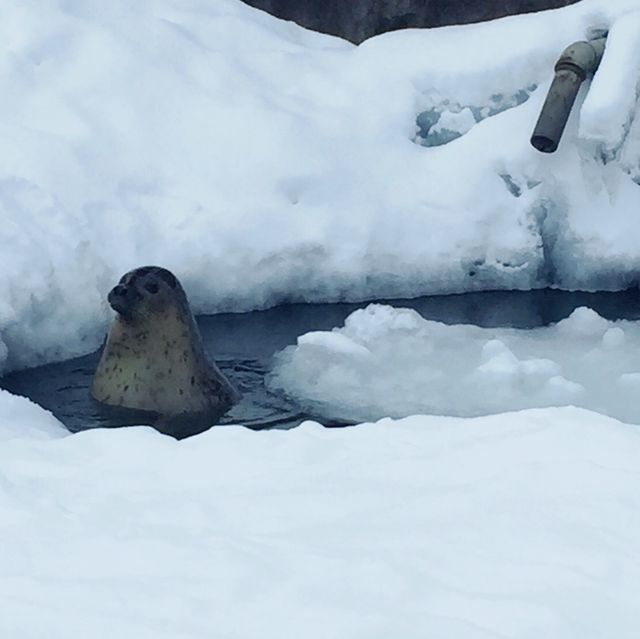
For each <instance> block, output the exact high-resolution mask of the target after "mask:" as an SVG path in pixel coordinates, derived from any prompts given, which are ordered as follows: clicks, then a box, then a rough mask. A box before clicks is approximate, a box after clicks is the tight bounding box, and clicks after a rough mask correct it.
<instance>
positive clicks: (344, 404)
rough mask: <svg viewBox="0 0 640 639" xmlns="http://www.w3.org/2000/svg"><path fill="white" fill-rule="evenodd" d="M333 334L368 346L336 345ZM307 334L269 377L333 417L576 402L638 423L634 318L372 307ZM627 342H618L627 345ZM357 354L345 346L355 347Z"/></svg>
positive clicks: (639, 337) (581, 312)
mask: <svg viewBox="0 0 640 639" xmlns="http://www.w3.org/2000/svg"><path fill="white" fill-rule="evenodd" d="M336 335H343V336H344V337H345V338H348V340H349V341H348V342H347V343H348V344H349V345H350V344H351V342H352V340H355V341H356V342H357V344H358V345H359V349H360V348H362V349H365V351H366V353H367V357H366V358H363V357H362V355H361V352H360V350H359V349H353V348H352V347H351V346H349V348H336V341H335V340H336ZM325 336H326V342H324V341H323V339H322V338H321V337H319V335H318V334H317V333H313V334H312V336H311V340H310V341H311V342H312V343H313V348H314V350H313V352H311V351H310V350H309V348H310V346H308V345H307V341H308V340H307V339H306V338H305V337H304V336H303V337H302V338H301V339H300V340H299V344H298V346H297V347H292V348H289V349H286V350H285V351H284V352H282V353H281V354H280V355H279V356H278V358H277V364H276V367H275V370H274V373H273V375H272V377H271V379H270V383H271V384H272V385H273V386H274V387H275V388H279V389H281V390H283V391H285V392H286V393H288V394H289V395H292V396H294V397H295V398H296V399H298V401H300V402H301V403H303V404H307V405H309V406H310V407H311V406H312V407H313V409H314V410H316V411H317V410H319V411H320V412H321V414H323V415H325V416H327V417H330V418H332V419H351V420H369V419H377V418H380V417H383V416H386V415H391V416H395V417H398V416H406V415H410V414H417V413H431V414H442V415H465V416H468V415H481V414H486V413H493V412H502V411H506V410H514V409H522V408H530V407H543V406H558V405H569V404H575V405H579V406H584V407H587V408H591V409H594V410H599V411H601V412H604V413H606V414H609V415H613V416H616V417H619V418H623V419H626V420H628V421H633V422H635V423H640V402H638V401H637V387H638V383H637V379H636V378H637V373H631V372H630V371H634V369H636V368H637V362H638V357H639V355H638V353H640V323H636V322H627V321H622V322H615V323H614V322H608V321H607V320H605V319H604V318H602V317H600V316H599V315H598V314H597V313H596V312H595V311H593V310H591V309H589V308H579V309H577V310H576V311H574V312H573V313H572V314H571V316H570V317H568V318H567V319H565V320H562V321H561V322H559V323H558V324H556V325H555V326H550V327H546V328H538V329H533V330H515V329H481V328H478V327H475V326H465V325H455V326H447V325H444V324H439V323H437V322H432V321H427V320H425V319H423V318H421V317H420V316H419V315H418V313H416V312H415V311H411V310H408V309H394V308H393V307H390V306H381V305H371V306H369V307H367V308H365V309H361V310H358V311H356V312H354V313H353V314H352V315H350V316H349V317H348V318H347V320H346V321H345V326H344V327H343V328H339V329H334V330H333V331H332V332H330V333H325ZM623 347H624V348H623ZM352 350H353V352H350V351H352Z"/></svg>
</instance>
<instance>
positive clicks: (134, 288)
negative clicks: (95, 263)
mask: <svg viewBox="0 0 640 639" xmlns="http://www.w3.org/2000/svg"><path fill="white" fill-rule="evenodd" d="M107 299H108V301H109V304H110V306H111V308H113V310H114V311H116V313H117V315H116V317H115V318H114V320H113V323H112V325H111V328H110V330H109V334H108V335H107V340H106V343H105V345H104V350H103V351H102V356H101V358H100V363H99V364H98V368H97V369H96V372H95V375H94V377H93V381H92V383H91V395H92V396H93V397H94V399H96V400H97V401H99V402H101V403H102V404H105V405H107V406H111V407H120V408H124V409H131V410H132V411H135V413H134V415H133V416H132V419H133V423H151V425H153V426H154V427H156V428H157V429H158V430H160V431H162V432H165V433H167V434H171V435H174V436H175V437H178V438H180V437H185V436H188V435H191V434H195V433H196V432H201V431H202V430H206V429H207V428H209V427H210V426H212V425H213V424H214V423H215V422H216V421H217V420H218V419H219V418H220V417H221V416H222V415H223V414H224V413H225V412H226V411H227V410H229V408H231V406H232V405H233V404H234V403H235V402H236V401H237V400H238V399H239V397H240V395H239V393H238V392H237V391H236V389H235V388H234V387H233V386H232V385H231V383H230V382H229V381H228V380H227V378H226V377H225V376H224V375H223V374H222V372H221V371H220V369H219V368H218V367H217V366H216V364H215V363H214V362H212V361H210V360H209V359H208V358H207V355H206V353H205V351H204V347H203V344H202V337H201V335H200V331H199V330H198V327H197V325H196V322H195V320H194V318H193V314H192V312H191V309H190V308H189V303H188V301H187V296H186V294H185V292H184V289H183V288H182V286H181V285H180V282H179V281H178V279H177V278H176V277H175V275H173V273H171V272H170V271H168V270H167V269H164V268H161V267H159V266H144V267H141V268H137V269H134V270H133V271H129V272H128V273H126V274H125V275H123V276H122V278H121V279H120V282H119V283H118V284H117V285H116V286H115V287H114V288H113V289H112V290H111V292H110V293H109V295H108V298H107ZM140 418H142V421H137V420H139V419H140Z"/></svg>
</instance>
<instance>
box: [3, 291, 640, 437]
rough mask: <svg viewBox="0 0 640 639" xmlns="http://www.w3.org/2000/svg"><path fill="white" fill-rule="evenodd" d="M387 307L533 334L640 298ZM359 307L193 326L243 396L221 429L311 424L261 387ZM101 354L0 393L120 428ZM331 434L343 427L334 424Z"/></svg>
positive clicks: (21, 380)
mask: <svg viewBox="0 0 640 639" xmlns="http://www.w3.org/2000/svg"><path fill="white" fill-rule="evenodd" d="M384 303H389V304H391V305H392V306H396V307H405V308H413V309H415V310H416V311H418V312H419V313H420V314H421V315H422V316H423V317H425V318H427V319H432V320H437V321H440V322H445V323H447V324H476V325H478V326H485V327H513V328H533V327H536V326H545V325H547V324H551V323H553V322H557V321H559V320H561V319H563V318H564V317H567V316H568V315H570V314H571V312H572V311H573V310H574V309H575V308H577V307H579V306H589V307H590V308H593V309H594V310H595V311H597V312H598V313H599V314H600V315H602V316H603V317H606V318H607V319H640V293H639V292H638V289H632V290H628V291H623V292H619V293H583V292H565V291H556V290H549V289H546V290H540V291H489V292H483V293H465V294H461V295H438V296H432V297H422V298H419V299H413V300H392V301H389V302H384ZM366 305H367V302H363V303H358V304H292V305H289V306H280V307H277V308H272V309H270V310H267V311H255V312H252V313H242V314H234V313H227V314H221V315H213V316H202V317H199V318H198V325H199V326H200V330H201V332H202V336H203V339H204V342H205V346H206V348H207V350H208V352H209V353H210V355H211V356H212V357H214V358H215V360H216V361H217V363H218V365H219V366H220V368H221V369H222V370H223V371H224V373H225V374H226V375H227V376H228V377H229V378H230V379H231V380H232V382H233V383H234V384H235V385H236V386H237V387H238V388H239V389H240V390H241V391H242V394H243V398H242V400H241V401H240V403H238V404H237V405H236V406H234V407H233V408H232V409H231V411H229V413H227V414H226V415H225V416H224V417H223V419H222V422H221V423H223V424H244V425H246V426H249V427H250V428H254V429H263V428H291V427H293V426H296V425H297V424H299V423H300V422H301V421H303V420H304V419H313V418H315V417H316V416H314V415H312V414H308V413H306V412H305V411H304V410H303V409H302V408H301V407H300V406H298V405H296V404H295V403H293V402H292V401H290V400H288V399H287V398H286V397H284V396H282V395H278V394H275V393H273V392H271V391H270V390H268V389H267V388H266V387H265V376H266V374H267V373H268V372H269V370H270V367H271V362H272V358H273V355H274V354H275V353H276V352H278V351H279V350H281V349H283V348H284V347H285V346H288V345H290V344H295V342H296V338H297V337H298V336H299V335H301V334H303V333H306V332H309V331H314V330H328V329H331V328H333V327H334V326H341V325H342V324H343V323H344V320H345V318H346V317H347V315H349V314H350V313H352V312H353V311H354V310H356V309H357V308H362V307H364V306H366ZM98 358H99V353H97V352H96V353H92V354H90V355H86V356H84V357H78V358H76V359H72V360H67V361H64V362H59V363H56V364H48V365H46V366H39V367H38V368H32V369H28V370H23V371H19V372H15V373H12V374H10V375H7V376H5V377H4V378H1V379H0V387H2V388H5V389H7V390H9V391H11V392H12V393H15V394H18V395H24V396H26V397H29V398H30V399H32V400H33V401H35V402H37V403H38V404H40V405H41V406H44V407H45V408H47V409H49V410H50V411H52V412H53V414H54V415H55V416H56V417H57V418H58V419H59V420H60V421H62V422H63V423H64V424H65V425H66V426H67V428H69V430H71V431H74V432H76V431H80V430H85V429H88V428H96V427H101V426H116V425H119V424H118V423H117V420H116V421H114V417H113V415H110V414H107V413H105V411H104V409H102V408H101V407H100V406H99V405H98V404H97V403H96V402H94V401H93V400H92V399H91V397H90V395H89V384H90V382H91V378H92V376H93V372H94V370H95V368H96V366H97V363H98ZM327 425H328V426H344V425H346V424H341V423H335V424H327Z"/></svg>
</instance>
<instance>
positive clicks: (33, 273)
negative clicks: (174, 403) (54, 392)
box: [0, 0, 640, 369]
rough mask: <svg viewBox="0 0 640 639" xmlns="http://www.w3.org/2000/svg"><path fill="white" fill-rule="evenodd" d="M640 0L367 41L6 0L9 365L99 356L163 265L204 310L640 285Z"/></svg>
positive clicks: (2, 113) (3, 206) (4, 319)
mask: <svg viewBox="0 0 640 639" xmlns="http://www.w3.org/2000/svg"><path fill="white" fill-rule="evenodd" d="M633 10H635V11H636V13H637V11H638V10H640V5H639V0H618V1H617V2H610V1H609V0H584V1H583V2H579V3H577V4H575V5H573V6H570V7H566V8H564V9H561V10H557V11H548V12H540V13H536V14H530V15H525V16H514V17H510V18H505V19H503V20H496V21H492V22H490V23H486V24H477V25H467V26H464V27H450V28H444V29H430V30H422V31H421V30H407V31H400V32H394V33H389V34H385V35H382V36H379V37H376V38H373V39H371V40H368V41H366V42H364V43H363V44H362V45H360V46H358V47H355V46H352V45H350V44H348V43H346V42H343V41H341V40H339V39H337V38H333V37H329V36H323V35H319V34H315V33H312V32H309V31H305V30H304V29H301V28H299V27H297V26H296V25H293V24H291V23H285V22H282V21H280V20H277V19H275V18H272V17H271V16H269V15H267V14H265V13H263V12H260V11H257V10H255V9H252V8H250V7H248V6H246V5H244V4H243V3H242V2H240V0H216V1H215V2H213V1H206V2H205V1H203V0H182V1H181V2H179V3H177V2H175V1H174V0H137V1H136V2H131V1H130V0H110V1H109V2H104V1H103V0H85V1H83V2H71V1H67V2H60V1H58V0H42V1H40V2H37V3H33V2H31V3H29V2H24V0H4V1H3V2H2V3H0V36H2V37H0V60H1V61H2V62H1V63H0V89H1V91H2V95H3V96H6V99H4V100H3V101H2V103H1V104H0V137H1V138H2V141H3V145H2V148H3V152H2V154H1V155H0V217H1V219H2V224H0V242H1V243H2V248H3V252H2V261H1V263H0V266H1V268H0V368H1V367H3V366H4V368H5V369H14V368H17V367H24V366H28V365H33V364H36V363H43V362H47V361H52V360H57V359H61V358H64V357H69V356H72V355H78V354H81V353H85V352H88V351H91V350H93V349H95V348H96V347H97V346H98V345H99V343H100V341H101V339H102V337H103V334H104V329H105V326H106V323H107V319H108V317H109V311H108V308H107V306H106V304H105V302H104V299H105V295H106V293H107V291H108V290H109V288H110V287H111V286H112V285H113V284H114V283H115V282H116V281H117V280H118V278H119V277H120V275H121V274H122V273H124V272H126V271H128V270H129V269H131V268H133V267H136V266H140V265H142V264H148V263H157V264H160V265H162V266H166V267H167V268H170V269H171V270H173V271H175V273H176V274H177V275H178V276H179V277H180V278H181V280H182V281H183V283H184V284H185V287H186V289H187V291H188V293H189V295H190V297H191V299H192V300H193V304H194V309H195V311H196V312H198V313H207V312H217V311H223V310H227V311H230V310H233V311H242V310H248V309H256V308H265V307H268V306H272V305H274V304H277V303H280V302H284V301H292V300H297V301H333V300H365V299H375V298H383V297H384V298H394V297H395V298H398V297H415V296H418V295H423V294H428V293H445V292H460V291H466V290H483V289H489V288H493V289H495V288H520V289H526V288H531V287H540V286H545V285H548V284H554V285H557V286H561V287H568V288H586V289H591V290H593V289H597V288H603V289H621V288H625V287H627V286H630V285H633V284H636V283H637V282H638V273H640V254H639V252H638V238H639V237H640V217H639V216H638V215H637V214H636V212H637V209H638V205H639V202H640V118H638V117H637V114H638V104H637V100H636V93H635V91H636V87H635V84H634V82H633V81H632V76H633V73H634V71H633V68H634V67H633V65H634V64H636V62H637V57H638V42H639V41H640V39H639V38H638V33H637V28H636V27H637V26H638V25H637V16H636V14H635V13H634V12H633ZM594 29H596V30H609V31H610V38H609V44H608V47H607V53H606V55H605V59H604V60H603V65H602V67H601V69H600V71H598V74H597V75H596V78H595V79H594V81H593V85H592V87H591V91H590V92H589V94H588V101H587V102H586V103H585V104H584V112H581V107H582V98H580V99H579V101H578V104H577V105H576V114H575V117H574V118H573V119H572V121H571V122H570V124H569V128H568V130H567V132H566V134H565V138H564V139H563V142H562V145H561V148H560V150H559V151H558V153H557V154H556V155H554V156H553V157H548V156H546V155H542V154H539V153H537V152H536V151H534V150H533V149H532V148H531V147H530V145H529V141H528V140H529V136H530V134H531V130H532V128H533V126H534V123H535V121H536V118H537V115H538V113H539V110H540V107H541V105H542V102H543V100H544V97H545V92H546V90H547V88H548V86H549V83H550V81H551V78H552V76H553V63H554V61H555V59H556V58H557V56H558V54H559V53H560V52H561V51H562V50H563V49H564V48H565V47H566V46H567V45H568V44H570V43H571V42H573V41H575V40H578V39H583V38H585V37H588V35H589V33H590V32H591V31H593V30H594ZM423 114H427V115H423ZM580 124H582V127H583V133H581V132H580ZM605 161H606V163H605ZM2 344H4V347H3V346H2ZM5 347H6V349H5Z"/></svg>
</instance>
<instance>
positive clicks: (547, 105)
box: [531, 37, 606, 153]
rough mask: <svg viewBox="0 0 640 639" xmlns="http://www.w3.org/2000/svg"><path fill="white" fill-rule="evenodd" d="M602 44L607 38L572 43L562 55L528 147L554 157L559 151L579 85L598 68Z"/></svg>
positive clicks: (602, 50) (602, 49) (603, 44)
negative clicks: (530, 145)
mask: <svg viewBox="0 0 640 639" xmlns="http://www.w3.org/2000/svg"><path fill="white" fill-rule="evenodd" d="M605 42H606V37H603V38H598V39H597V40H591V41H589V42H574V43H573V44H572V45H570V46H568V47H567V48H566V49H565V50H564V51H563V52H562V55H561V56H560V58H559V59H558V62H556V66H555V72H556V75H555V78H554V79H553V82H552V83H551V87H549V93H548V94H547V99H546V100H545V102H544V105H543V107H542V111H541V112H540V117H539V118H538V122H537V124H536V127H535V129H534V130H533V135H532V136H531V144H532V145H533V146H534V147H535V148H536V149H538V151H541V152H542V153H553V152H554V151H555V150H556V149H557V148H558V144H559V142H560V138H561V137H562V133H563V131H564V128H565V126H566V124H567V120H568V119H569V114H570V113H571V108H572V107H573V103H574V102H575V100H576V96H577V95H578V91H579V90H580V85H581V84H582V83H583V82H584V80H586V78H587V76H588V75H590V74H592V73H594V72H595V70H596V69H597V68H598V65H599V64H600V60H601V59H602V55H603V53H604V47H605Z"/></svg>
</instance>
